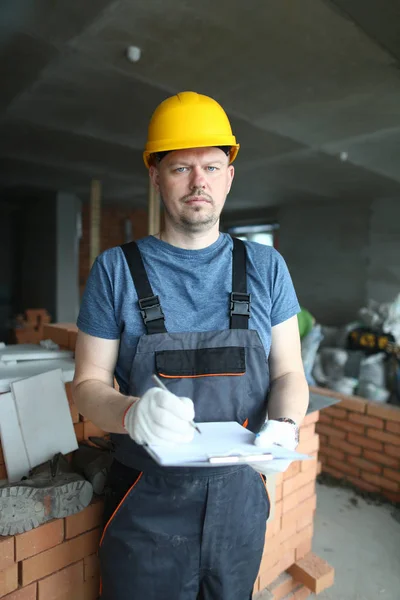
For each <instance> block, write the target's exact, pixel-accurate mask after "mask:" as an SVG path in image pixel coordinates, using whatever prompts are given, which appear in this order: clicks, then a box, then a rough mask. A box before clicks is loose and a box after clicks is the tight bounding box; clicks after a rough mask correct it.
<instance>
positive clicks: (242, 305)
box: [229, 292, 251, 317]
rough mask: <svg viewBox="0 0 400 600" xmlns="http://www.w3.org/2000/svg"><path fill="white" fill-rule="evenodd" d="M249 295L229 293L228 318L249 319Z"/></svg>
mask: <svg viewBox="0 0 400 600" xmlns="http://www.w3.org/2000/svg"><path fill="white" fill-rule="evenodd" d="M250 303H251V294H242V293H241V292H232V293H231V309H230V313H229V314H230V316H232V315H242V316H243V317H250Z"/></svg>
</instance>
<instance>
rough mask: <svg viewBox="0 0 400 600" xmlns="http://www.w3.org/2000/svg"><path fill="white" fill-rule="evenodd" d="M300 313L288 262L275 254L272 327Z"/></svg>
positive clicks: (277, 253)
mask: <svg viewBox="0 0 400 600" xmlns="http://www.w3.org/2000/svg"><path fill="white" fill-rule="evenodd" d="M299 312H300V306H299V302H298V300H297V295H296V292H295V289H294V286H293V282H292V278H291V276H290V273H289V269H288V268H287V265H286V262H285V260H284V259H283V257H282V256H281V254H279V252H276V253H275V269H274V279H273V288H272V310H271V326H272V327H274V326H275V325H279V323H283V322H284V321H287V320H288V319H290V318H291V317H294V316H295V315H297V313H299Z"/></svg>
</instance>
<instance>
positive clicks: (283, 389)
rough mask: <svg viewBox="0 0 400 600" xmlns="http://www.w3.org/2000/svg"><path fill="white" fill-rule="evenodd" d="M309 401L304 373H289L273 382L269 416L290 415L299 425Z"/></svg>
mask: <svg viewBox="0 0 400 600" xmlns="http://www.w3.org/2000/svg"><path fill="white" fill-rule="evenodd" d="M308 402H309V388H308V384H307V380H306V378H305V377H304V375H303V374H302V373H287V374H286V375H283V376H282V377H279V378H278V379H275V380H274V381H273V382H272V383H271V391H270V394H269V398H268V418H269V419H279V418H281V417H288V418H289V419H293V421H295V422H296V423H297V424H298V425H299V424H300V423H301V421H302V420H303V419H304V416H305V414H306V412H307V407H308Z"/></svg>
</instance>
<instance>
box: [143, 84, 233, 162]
mask: <svg viewBox="0 0 400 600" xmlns="http://www.w3.org/2000/svg"><path fill="white" fill-rule="evenodd" d="M208 146H230V147H231V150H230V161H229V162H230V163H232V162H233V161H234V160H235V158H236V156H237V153H238V152H239V147H240V145H239V144H238V143H237V142H236V138H235V136H234V135H233V133H232V128H231V124H230V123H229V119H228V117H227V115H226V112H225V111H224V109H223V108H222V106H220V105H219V104H218V102H216V100H213V98H210V97H209V96H203V95H202V94H197V93H196V92H181V93H180V94H177V95H176V96H171V97H170V98H167V99H166V100H164V102H162V103H161V104H160V105H159V106H158V107H157V108H156V110H155V112H154V113H153V116H152V117H151V120H150V124H149V131H148V138H147V144H146V148H145V151H144V153H143V160H144V163H145V165H146V167H147V168H149V166H150V157H151V155H152V154H154V153H156V152H168V151H171V150H184V149H186V148H206V147H208Z"/></svg>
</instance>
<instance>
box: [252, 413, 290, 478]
mask: <svg viewBox="0 0 400 600" xmlns="http://www.w3.org/2000/svg"><path fill="white" fill-rule="evenodd" d="M273 444H276V445H277V446H282V448H287V449H288V450H295V449H296V447H297V444H298V440H297V428H296V427H295V425H293V424H292V423H287V422H285V421H274V420H273V419H271V420H269V421H267V422H266V423H265V424H264V425H263V426H262V428H261V430H260V432H259V433H258V434H257V435H256V438H255V440H254V445H255V446H258V447H259V448H265V449H268V448H270V447H271V446H272V445H273ZM291 462H292V461H291V460H286V459H281V458H278V459H274V460H270V461H265V462H257V463H249V464H250V466H251V467H253V469H254V470H255V471H258V472H259V473H262V474H263V475H268V474H270V473H282V472H284V471H286V469H287V468H288V467H289V465H290V464H291Z"/></svg>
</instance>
